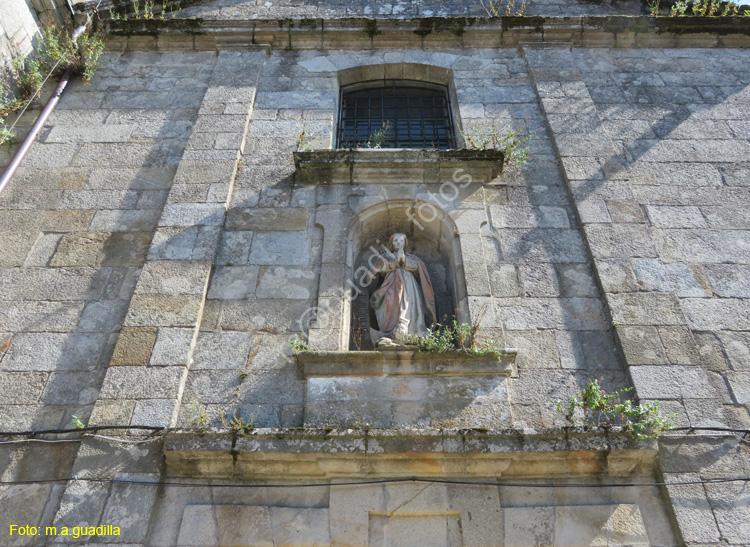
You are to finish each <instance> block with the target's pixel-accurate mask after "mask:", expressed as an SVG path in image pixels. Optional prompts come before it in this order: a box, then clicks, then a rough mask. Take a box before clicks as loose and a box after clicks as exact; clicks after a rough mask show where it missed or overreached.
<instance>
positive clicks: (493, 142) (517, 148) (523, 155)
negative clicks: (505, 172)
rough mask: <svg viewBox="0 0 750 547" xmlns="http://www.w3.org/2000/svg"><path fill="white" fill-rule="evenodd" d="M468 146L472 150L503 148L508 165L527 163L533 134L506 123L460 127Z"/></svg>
mask: <svg viewBox="0 0 750 547" xmlns="http://www.w3.org/2000/svg"><path fill="white" fill-rule="evenodd" d="M459 132H460V133H461V137H463V139H464V143H465V144H466V147H467V148H469V149H472V150H501V151H502V152H503V154H504V155H505V159H504V163H505V165H507V166H508V167H517V166H519V165H523V164H525V163H526V162H527V161H528V159H529V146H528V143H529V141H530V140H531V135H529V134H528V133H524V132H523V131H521V129H519V128H517V127H513V126H512V125H506V126H501V127H498V126H496V125H490V126H487V125H473V126H470V127H468V128H467V129H466V130H463V129H461V128H459Z"/></svg>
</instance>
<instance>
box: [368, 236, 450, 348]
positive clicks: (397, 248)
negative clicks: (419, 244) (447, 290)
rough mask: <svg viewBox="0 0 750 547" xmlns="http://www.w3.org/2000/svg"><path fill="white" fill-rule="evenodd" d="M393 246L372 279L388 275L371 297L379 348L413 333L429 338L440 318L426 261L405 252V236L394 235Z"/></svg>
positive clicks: (374, 269) (373, 334)
mask: <svg viewBox="0 0 750 547" xmlns="http://www.w3.org/2000/svg"><path fill="white" fill-rule="evenodd" d="M390 247H391V249H392V252H386V253H383V254H381V255H380V256H379V257H378V258H377V260H376V261H375V263H374V264H373V266H372V269H371V270H370V279H372V278H373V277H374V276H376V275H385V278H384V279H383V283H382V285H380V287H379V288H378V289H377V290H376V291H375V292H374V293H373V295H372V296H371V297H370V305H371V306H372V307H373V309H374V310H375V316H376V317H377V320H378V330H375V329H370V336H371V338H372V341H373V343H374V344H376V345H388V344H390V343H392V341H393V340H398V339H402V338H404V337H406V336H408V335H411V334H416V335H426V334H427V333H428V332H429V331H428V328H427V327H428V325H430V324H432V323H434V322H435V321H436V317H437V314H436V313H435V293H434V291H433V289H432V283H431V282H430V275H429V274H428V273H427V268H426V267H425V265H424V262H422V261H421V260H420V259H419V258H417V257H416V256H414V255H413V254H409V253H406V252H404V249H405V248H406V236H405V235H404V234H393V235H392V236H391V239H390Z"/></svg>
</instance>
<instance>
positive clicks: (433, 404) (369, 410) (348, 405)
mask: <svg viewBox="0 0 750 547" xmlns="http://www.w3.org/2000/svg"><path fill="white" fill-rule="evenodd" d="M515 357H516V351H515V350H513V349H509V350H506V351H504V352H502V353H490V354H485V355H473V354H467V353H431V352H418V351H416V350H414V349H412V348H408V347H404V346H392V347H388V348H384V349H382V350H378V351H361V352H359V351H349V352H303V353H300V354H298V355H297V360H298V362H299V364H300V366H301V367H302V371H303V373H304V375H305V378H306V380H307V388H306V397H305V426H306V427H339V428H341V427H354V426H357V427H363V426H366V425H369V426H370V427H373V428H388V427H399V426H418V427H441V428H443V427H460V428H498V427H504V426H507V424H508V423H509V422H510V408H509V405H508V389H507V377H508V376H510V374H511V372H512V368H513V363H514V361H515Z"/></svg>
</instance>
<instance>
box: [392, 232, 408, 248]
mask: <svg viewBox="0 0 750 547" xmlns="http://www.w3.org/2000/svg"><path fill="white" fill-rule="evenodd" d="M390 244H391V249H393V250H394V251H401V250H403V249H406V236H405V235H404V234H393V235H392V236H391V241H390Z"/></svg>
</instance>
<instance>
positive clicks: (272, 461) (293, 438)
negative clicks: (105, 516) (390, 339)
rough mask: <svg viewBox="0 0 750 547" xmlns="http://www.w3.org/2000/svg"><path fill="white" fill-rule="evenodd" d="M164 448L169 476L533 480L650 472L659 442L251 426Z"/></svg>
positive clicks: (184, 438) (178, 434)
mask: <svg viewBox="0 0 750 547" xmlns="http://www.w3.org/2000/svg"><path fill="white" fill-rule="evenodd" d="M164 451H165V455H166V459H167V474H168V475H170V476H174V477H179V476H190V477H213V478H222V477H238V476H241V477H242V478H245V479H264V480H273V479H319V480H327V479H331V478H336V477H347V478H352V477H367V476H373V475H377V476H378V477H382V478H387V477H446V478H450V477H460V478H463V479H466V478H482V477H485V478H486V477H492V478H501V479H513V478H518V479H534V478H542V477H544V478H558V477H559V478H563V477H564V478H571V477H587V476H597V477H602V476H612V477H626V476H635V475H651V474H652V473H653V472H654V465H655V464H654V461H655V456H656V453H657V445H656V441H651V440H647V441H635V440H633V439H632V438H630V437H629V436H627V435H625V434H621V433H613V432H610V434H609V435H606V436H602V435H597V434H586V433H579V434H570V433H569V434H567V435H565V434H563V433H559V432H557V433H555V434H548V435H546V434H541V435H529V434H522V433H521V432H517V433H508V432H497V431H495V432H493V431H487V432H482V431H478V430H476V431H475V430H472V431H468V430H434V431H433V430H405V429H402V430H369V431H363V430H325V429H301V430H288V429H287V430H282V429H255V430H252V431H249V432H247V433H246V434H243V435H239V434H233V433H232V432H231V431H228V430H211V431H210V432H206V433H204V434H196V433H193V432H185V431H175V432H173V433H170V434H169V435H168V436H167V437H166V439H165V445H164Z"/></svg>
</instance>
